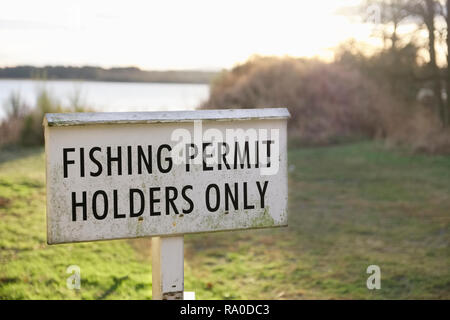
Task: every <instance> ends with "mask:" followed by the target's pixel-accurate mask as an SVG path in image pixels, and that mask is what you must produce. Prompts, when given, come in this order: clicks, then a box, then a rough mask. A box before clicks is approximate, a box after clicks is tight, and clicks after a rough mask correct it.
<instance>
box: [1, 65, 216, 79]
mask: <svg viewBox="0 0 450 320" xmlns="http://www.w3.org/2000/svg"><path fill="white" fill-rule="evenodd" d="M215 75H216V72H213V71H196V70H168V71H146V70H141V69H139V68H136V67H125V68H110V69H104V68H101V67H92V66H84V67H71V66H45V67H34V66H16V67H4V68H0V78H8V79H36V78H38V79H77V80H95V81H120V82H162V83H209V82H210V81H211V80H212V79H213V77H214V76H215Z"/></svg>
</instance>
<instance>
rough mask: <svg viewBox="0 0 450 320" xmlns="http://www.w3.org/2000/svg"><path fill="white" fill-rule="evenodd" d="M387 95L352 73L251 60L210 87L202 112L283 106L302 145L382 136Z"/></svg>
mask: <svg viewBox="0 0 450 320" xmlns="http://www.w3.org/2000/svg"><path fill="white" fill-rule="evenodd" d="M388 101H389V99H387V97H386V94H385V93H384V92H382V91H381V89H379V88H377V86H375V85H374V84H373V83H372V82H371V81H369V80H368V79H366V78H364V77H363V76H362V75H361V74H360V73H359V72H358V71H357V70H350V69H347V68H345V67H344V66H341V65H337V64H326V63H322V62H319V61H314V60H301V59H294V58H272V57H270V58H267V57H266V58H261V57H254V58H252V59H250V60H249V61H248V62H246V63H244V64H242V65H239V66H236V67H235V68H233V69H232V70H230V71H228V72H224V73H222V75H221V76H220V77H219V78H218V79H216V81H215V82H213V84H212V86H211V93H210V97H209V99H208V101H206V102H205V103H204V104H203V105H202V108H209V109H214V108H257V107H260V108H265V107H287V108H288V109H289V111H290V113H291V116H292V118H291V120H290V122H289V131H290V136H291V137H296V138H297V139H298V140H300V141H301V142H302V143H304V144H305V143H306V144H328V143H333V142H337V141H340V140H342V139H352V138H355V137H369V138H373V137H377V136H384V135H385V134H386V128H385V126H384V121H383V118H384V117H386V116H387V115H386V112H389V108H390V106H389V104H388V103H387V102H388Z"/></svg>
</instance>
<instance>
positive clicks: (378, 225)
mask: <svg viewBox="0 0 450 320" xmlns="http://www.w3.org/2000/svg"><path fill="white" fill-rule="evenodd" d="M289 164H290V166H291V169H290V173H289V175H290V181H289V183H290V194H289V206H290V213H289V227H287V228H280V229H266V230H251V231H239V232H223V233H214V234H199V235H188V236H185V246H186V248H185V290H186V291H195V292H196V296H197V299H339V298H342V299H386V298H387V299H416V298H417V299H422V298H438V299H450V249H449V243H450V235H449V224H450V158H449V157H439V156H433V157H429V156H422V155H409V154H406V153H400V152H394V151H387V150H385V149H384V148H383V147H382V146H380V145H378V144H376V143H368V142H367V143H366V142H364V143H355V144H348V145H341V146H334V147H326V148H299V149H293V150H291V151H290V153H289ZM44 174H45V173H44V155H43V152H42V149H9V150H8V149H0V298H1V299H40V298H41V299H150V298H151V255H150V253H151V245H150V244H151V241H150V240H149V239H135V240H115V241H105V242H93V243H82V244H66V245H55V246H47V245H46V230H45V229H46V227H45V176H44ZM72 264H75V265H78V266H80V268H81V290H69V289H67V287H66V279H67V277H68V276H69V274H67V273H66V269H67V267H68V266H70V265H72ZM371 264H375V265H378V266H380V268H381V290H368V289H367V288H366V280H367V277H368V276H369V275H368V274H366V269H367V267H368V266H369V265H371Z"/></svg>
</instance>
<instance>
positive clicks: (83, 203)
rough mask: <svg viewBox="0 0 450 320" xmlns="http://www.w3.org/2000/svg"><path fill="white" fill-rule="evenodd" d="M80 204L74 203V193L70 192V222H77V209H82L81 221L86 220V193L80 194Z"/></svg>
mask: <svg viewBox="0 0 450 320" xmlns="http://www.w3.org/2000/svg"><path fill="white" fill-rule="evenodd" d="M81 194H82V198H83V199H82V200H81V202H77V201H76V192H72V221H77V207H81V208H83V220H87V201H86V191H83V192H82V193H81Z"/></svg>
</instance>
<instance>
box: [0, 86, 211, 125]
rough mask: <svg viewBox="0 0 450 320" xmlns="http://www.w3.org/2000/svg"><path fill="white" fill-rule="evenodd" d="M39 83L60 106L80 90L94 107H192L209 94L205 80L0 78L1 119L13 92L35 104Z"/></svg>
mask: <svg viewBox="0 0 450 320" xmlns="http://www.w3.org/2000/svg"><path fill="white" fill-rule="evenodd" d="M42 87H45V88H46V89H47V90H48V91H49V92H50V94H51V95H52V96H53V97H55V98H56V99H58V101H60V103H61V104H62V105H63V106H69V105H70V99H71V98H73V97H74V96H76V95H77V94H79V96H80V97H81V102H82V104H83V105H86V106H88V107H90V108H93V109H95V110H96V111H167V110H192V109H195V108H196V107H198V106H199V105H200V103H201V102H203V101H205V100H206V99H207V98H208V95H209V85H207V84H185V83H140V82H101V81H82V80H80V81H75V80H74V81H71V80H46V81H40V80H12V79H0V120H1V119H3V118H4V117H5V103H6V100H7V99H8V97H9V96H10V94H11V93H12V92H20V96H21V98H22V100H23V101H24V102H25V103H26V104H27V105H29V106H31V107H34V105H35V103H36V96H37V93H38V92H39V90H40V89H41V88H42Z"/></svg>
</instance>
